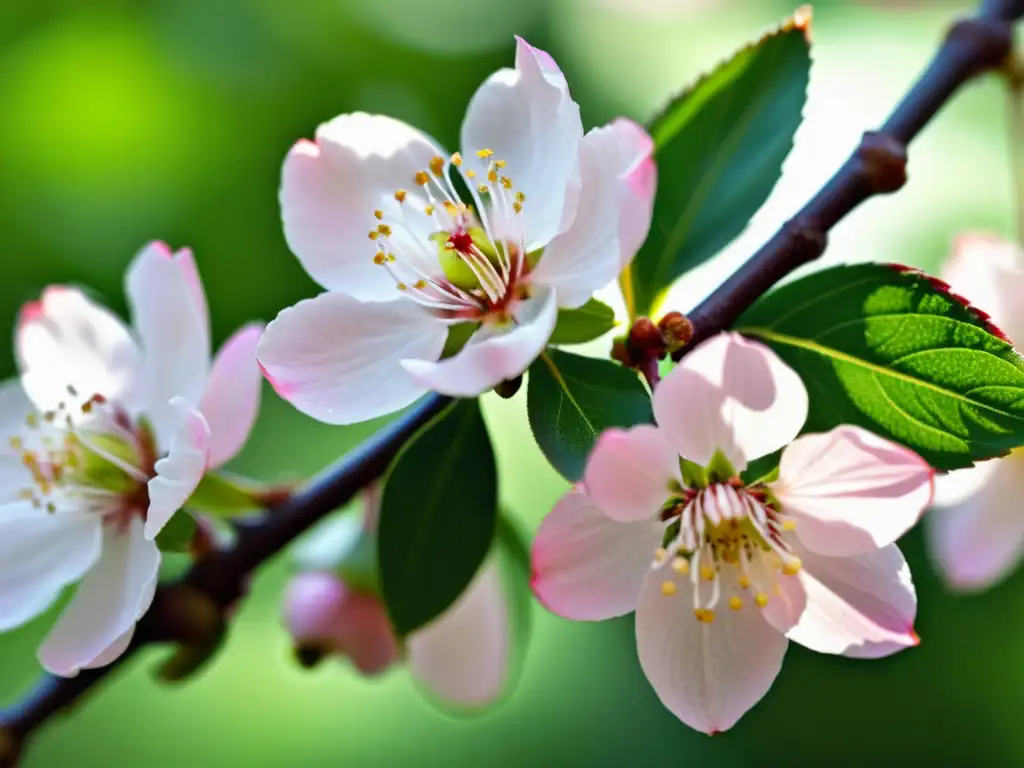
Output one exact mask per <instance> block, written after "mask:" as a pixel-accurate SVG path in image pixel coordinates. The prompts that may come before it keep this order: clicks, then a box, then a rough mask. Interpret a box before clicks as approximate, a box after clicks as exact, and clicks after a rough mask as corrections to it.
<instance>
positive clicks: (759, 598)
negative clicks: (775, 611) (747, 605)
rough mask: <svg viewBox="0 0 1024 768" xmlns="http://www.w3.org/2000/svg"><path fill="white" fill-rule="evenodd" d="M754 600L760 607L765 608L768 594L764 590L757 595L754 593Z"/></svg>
mask: <svg viewBox="0 0 1024 768" xmlns="http://www.w3.org/2000/svg"><path fill="white" fill-rule="evenodd" d="M754 602H755V603H757V607H758V608H764V607H765V606H766V605H768V595H766V594H765V593H764V592H758V593H757V594H756V595H754Z"/></svg>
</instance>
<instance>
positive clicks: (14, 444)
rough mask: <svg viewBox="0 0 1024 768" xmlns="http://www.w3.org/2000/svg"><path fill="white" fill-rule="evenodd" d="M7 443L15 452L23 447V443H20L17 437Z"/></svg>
mask: <svg viewBox="0 0 1024 768" xmlns="http://www.w3.org/2000/svg"><path fill="white" fill-rule="evenodd" d="M7 442H8V443H9V444H10V446H11V448H12V449H13V450H15V451H20V450H21V449H22V448H23V447H24V445H23V443H22V442H21V438H20V437H18V436H17V435H15V436H14V437H12V438H11V439H10V440H8V441H7Z"/></svg>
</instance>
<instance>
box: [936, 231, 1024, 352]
mask: <svg viewBox="0 0 1024 768" xmlns="http://www.w3.org/2000/svg"><path fill="white" fill-rule="evenodd" d="M942 278H943V280H945V281H946V282H948V283H949V286H950V288H952V289H953V291H955V292H956V293H958V294H960V295H961V296H963V297H964V298H965V299H967V300H968V301H969V302H971V304H973V305H974V306H975V307H977V308H978V309H980V310H982V311H983V312H985V313H987V314H988V315H991V317H992V320H993V322H994V323H995V324H996V325H997V326H998V327H999V328H1000V330H1002V331H1003V332H1004V333H1006V334H1007V335H1008V336H1009V337H1010V338H1011V339H1013V341H1014V342H1015V343H1016V344H1024V305H1022V303H1021V296H1024V253H1022V252H1021V249H1020V247H1019V246H1017V245H1014V244H1013V243H1009V242H1006V241H1005V240H1000V239H999V238H997V237H992V236H989V235H962V236H961V237H958V238H957V239H956V241H955V243H954V244H953V255H952V256H951V257H950V259H949V261H948V262H946V264H945V265H944V266H943V269H942Z"/></svg>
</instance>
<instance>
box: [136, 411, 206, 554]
mask: <svg viewBox="0 0 1024 768" xmlns="http://www.w3.org/2000/svg"><path fill="white" fill-rule="evenodd" d="M171 405H172V407H173V408H174V411H175V414H176V416H177V423H176V424H175V427H174V432H173V433H172V435H171V440H170V447H169V449H168V452H167V455H166V456H164V457H163V458H162V459H160V460H159V461H158V462H157V463H156V464H155V465H154V467H153V468H154V469H155V470H156V477H154V478H153V479H152V480H150V481H149V484H148V485H147V488H148V490H149V511H148V513H147V514H146V530H145V532H146V538H147V539H150V540H152V539H155V538H156V536H157V534H159V533H160V531H161V530H163V527H164V526H165V525H167V523H168V521H170V519H171V518H172V517H174V513H175V512H177V511H178V510H179V509H181V507H182V506H183V505H184V504H185V502H186V501H188V497H189V496H191V495H192V492H193V491H194V490H195V489H196V486H198V485H199V481H200V480H202V479H203V475H204V474H206V468H207V466H208V465H209V460H210V426H209V425H208V424H207V423H206V419H205V418H203V414H201V413H200V412H199V411H197V410H195V409H194V408H192V407H191V406H190V405H189V404H188V403H186V402H185V400H184V398H181V397H176V398H174V399H173V400H172V401H171Z"/></svg>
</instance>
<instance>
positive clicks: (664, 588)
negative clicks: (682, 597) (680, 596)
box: [661, 581, 676, 597]
mask: <svg viewBox="0 0 1024 768" xmlns="http://www.w3.org/2000/svg"><path fill="white" fill-rule="evenodd" d="M675 593H676V583H675V582H674V581H663V582H661V594H663V595H664V596H665V597H672V595H674V594H675Z"/></svg>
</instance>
